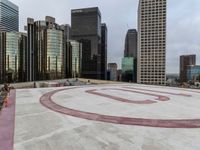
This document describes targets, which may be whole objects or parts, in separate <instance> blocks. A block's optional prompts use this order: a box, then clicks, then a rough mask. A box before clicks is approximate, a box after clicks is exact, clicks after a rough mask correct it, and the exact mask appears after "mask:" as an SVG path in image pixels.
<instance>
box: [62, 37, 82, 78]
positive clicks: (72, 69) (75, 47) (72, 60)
mask: <svg viewBox="0 0 200 150" xmlns="http://www.w3.org/2000/svg"><path fill="white" fill-rule="evenodd" d="M66 59H67V65H66V67H67V68H66V69H67V74H66V75H67V76H66V77H67V78H77V77H80V76H81V62H82V44H81V43H79V42H77V41H74V40H69V41H68V42H67V57H66Z"/></svg>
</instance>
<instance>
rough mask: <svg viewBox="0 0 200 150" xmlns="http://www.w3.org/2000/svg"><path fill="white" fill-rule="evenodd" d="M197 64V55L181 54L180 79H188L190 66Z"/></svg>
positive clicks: (184, 80)
mask: <svg viewBox="0 0 200 150" xmlns="http://www.w3.org/2000/svg"><path fill="white" fill-rule="evenodd" d="M191 65H196V55H182V56H180V80H181V82H186V81H187V68H188V66H191Z"/></svg>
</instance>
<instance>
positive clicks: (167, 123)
mask: <svg viewBox="0 0 200 150" xmlns="http://www.w3.org/2000/svg"><path fill="white" fill-rule="evenodd" d="M71 89H75V88H67V89H59V90H55V91H52V92H48V93H46V94H44V95H42V97H41V98H40V103H41V104H42V105H43V106H45V107H47V108H48V109H51V110H53V111H55V112H58V113H61V114H66V115H69V116H73V117H77V118H81V119H87V120H93V121H100V122H106V123H114V124H121V125H137V126H148V127H159V128H200V119H185V120H184V119H175V120H165V119H144V118H130V117H118V116H107V115H101V114H96V113H90V112H84V111H79V110H75V109H70V108H67V107H63V106H60V105H58V104H56V103H55V102H54V101H53V100H52V98H51V97H52V96H53V95H54V94H56V93H58V92H61V91H65V90H71Z"/></svg>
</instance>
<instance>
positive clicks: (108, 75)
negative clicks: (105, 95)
mask: <svg viewBox="0 0 200 150" xmlns="http://www.w3.org/2000/svg"><path fill="white" fill-rule="evenodd" d="M107 80H109V81H110V80H111V71H110V70H107Z"/></svg>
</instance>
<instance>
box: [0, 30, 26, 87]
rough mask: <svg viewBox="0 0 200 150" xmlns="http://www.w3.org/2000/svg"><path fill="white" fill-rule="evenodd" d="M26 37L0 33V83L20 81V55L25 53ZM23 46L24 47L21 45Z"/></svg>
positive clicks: (19, 34) (13, 33)
mask: <svg viewBox="0 0 200 150" xmlns="http://www.w3.org/2000/svg"><path fill="white" fill-rule="evenodd" d="M25 42H26V35H24V34H23V33H19V32H0V82H1V83H3V82H19V81H23V80H22V76H21V75H22V72H23V71H22V68H23V66H24V64H22V63H23V62H22V57H21V53H23V51H26V43H25ZM23 44H25V45H23Z"/></svg>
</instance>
